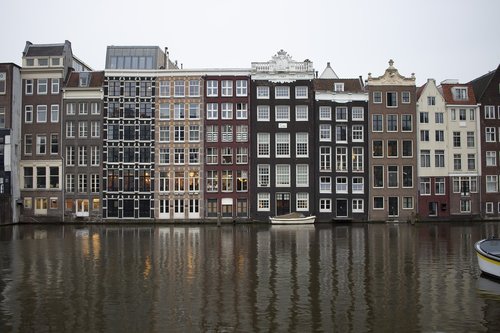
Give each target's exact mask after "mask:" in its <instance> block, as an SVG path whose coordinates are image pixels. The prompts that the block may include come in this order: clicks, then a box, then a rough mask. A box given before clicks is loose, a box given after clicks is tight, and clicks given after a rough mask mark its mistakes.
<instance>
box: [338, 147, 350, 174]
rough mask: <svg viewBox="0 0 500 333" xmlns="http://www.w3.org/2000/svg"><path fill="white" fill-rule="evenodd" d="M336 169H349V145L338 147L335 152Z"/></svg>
mask: <svg viewBox="0 0 500 333" xmlns="http://www.w3.org/2000/svg"><path fill="white" fill-rule="evenodd" d="M335 170H336V171H341V172H342V171H347V147H337V148H336V154H335Z"/></svg>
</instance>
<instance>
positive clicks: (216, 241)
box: [0, 224, 500, 332]
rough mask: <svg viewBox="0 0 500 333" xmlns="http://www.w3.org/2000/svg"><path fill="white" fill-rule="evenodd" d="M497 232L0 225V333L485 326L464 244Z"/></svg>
mask: <svg viewBox="0 0 500 333" xmlns="http://www.w3.org/2000/svg"><path fill="white" fill-rule="evenodd" d="M499 231H500V230H499V226H498V225H495V224H482V225H481V226H475V225H450V224H435V225H431V224H427V225H415V226H411V225H407V224H375V225H374V224H359V225H358V224H354V225H349V226H345V225H325V226H323V225H318V226H304V227H289V226H284V227H276V226H267V225H265V226H253V225H252V226H251V225H243V226H235V227H233V226H223V227H217V226H203V227H199V226H161V227H156V226H151V227H144V226H141V227H132V226H107V227H103V226H97V225H91V226H86V227H84V228H81V227H80V228H77V227H72V226H64V227H61V226H54V227H52V226H49V227H40V226H22V227H15V228H12V229H11V230H10V231H6V230H0V239H1V240H2V245H3V247H2V248H3V250H4V251H3V252H2V258H3V261H2V262H1V263H2V266H1V267H0V268H1V269H2V276H1V278H0V292H1V295H2V297H1V298H0V311H1V312H0V330H1V331H33V330H36V331H106V330H113V331H149V332H162V331H165V330H169V331H170V330H174V331H176V330H177V331H179V330H182V331H341V332H364V331H415V330H416V331H453V330H463V329H464V328H465V329H466V330H468V331H483V330H488V329H490V330H498V323H496V321H495V320H496V318H498V315H499V312H500V301H499V300H498V296H496V297H497V298H495V296H494V295H493V296H491V293H490V294H485V292H484V291H483V290H482V289H481V288H479V287H477V286H476V282H477V281H478V280H477V279H478V276H479V272H478V269H477V265H476V258H475V255H474V251H473V244H474V242H475V241H476V240H478V239H480V238H484V237H487V236H490V235H494V234H499ZM457 314H460V315H459V316H457ZM495 325H496V326H495Z"/></svg>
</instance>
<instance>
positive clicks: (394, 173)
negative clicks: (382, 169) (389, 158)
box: [387, 165, 399, 188]
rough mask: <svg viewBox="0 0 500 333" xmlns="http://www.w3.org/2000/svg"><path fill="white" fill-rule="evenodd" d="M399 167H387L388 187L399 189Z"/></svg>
mask: <svg viewBox="0 0 500 333" xmlns="http://www.w3.org/2000/svg"><path fill="white" fill-rule="evenodd" d="M398 186H399V184H398V166H397V165H389V166H387V187H393V188H396V187H398Z"/></svg>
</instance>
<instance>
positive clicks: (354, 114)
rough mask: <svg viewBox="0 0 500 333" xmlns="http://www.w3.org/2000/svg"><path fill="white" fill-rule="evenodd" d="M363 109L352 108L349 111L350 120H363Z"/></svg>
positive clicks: (359, 107)
mask: <svg viewBox="0 0 500 333" xmlns="http://www.w3.org/2000/svg"><path fill="white" fill-rule="evenodd" d="M364 112H365V109H364V108H363V107H362V106H353V107H352V110H351V119H352V120H363V119H364V118H365V117H364Z"/></svg>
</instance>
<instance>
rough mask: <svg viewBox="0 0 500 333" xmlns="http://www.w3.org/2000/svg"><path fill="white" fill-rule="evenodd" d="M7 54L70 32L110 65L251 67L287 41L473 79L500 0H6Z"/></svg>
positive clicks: (3, 37)
mask: <svg viewBox="0 0 500 333" xmlns="http://www.w3.org/2000/svg"><path fill="white" fill-rule="evenodd" d="M0 8H1V12H2V19H1V20H0V31H1V34H0V45H1V47H0V62H14V63H17V64H20V63H21V56H22V51H23V49H24V45H25V43H26V41H27V40H29V41H31V42H33V43H35V44H46V43H62V42H64V40H66V39H67V40H69V41H71V43H72V48H73V53H74V54H75V55H76V56H77V57H78V58H80V59H81V60H83V61H84V62H86V63H87V64H88V65H90V66H91V67H92V68H94V69H96V70H100V69H104V62H105V56H106V46H108V45H155V46H156V45H157V46H160V47H161V48H162V49H163V48H164V47H168V48H169V51H170V57H171V59H172V60H178V62H179V63H182V64H183V66H184V68H249V67H250V66H251V62H253V61H268V60H269V59H271V57H272V56H273V55H275V54H276V53H277V51H279V50H280V49H284V50H285V51H287V52H288V54H290V55H291V56H292V58H293V59H294V60H297V61H303V60H305V59H310V60H311V61H313V63H314V67H315V69H316V70H317V71H319V73H321V72H322V71H323V69H324V68H325V66H326V63H327V62H331V65H332V67H333V69H334V70H335V71H336V73H337V75H339V76H340V77H358V76H360V75H361V76H362V77H363V79H366V78H367V75H368V73H370V72H371V73H372V75H374V76H379V75H382V74H383V73H384V71H385V69H386V68H387V66H388V60H389V59H391V58H392V59H394V61H395V67H397V68H398V69H399V72H400V73H401V74H403V75H405V76H409V75H411V73H415V75H416V77H417V84H418V85H422V84H423V83H425V82H426V80H427V78H434V79H436V80H437V82H438V83H439V82H441V81H443V80H445V79H459V80H460V81H461V82H468V81H470V80H471V79H474V78H476V77H478V76H481V75H483V74H485V73H487V72H488V71H490V70H494V69H496V68H497V66H498V65H499V63H500V20H499V19H498V15H499V13H500V1H498V0H475V1H470V0H413V1H407V0H378V1H376V0H344V1H339V0H308V1H298V0H265V1H264V0H211V1H208V0H178V1H168V0H141V1H137V0H83V1H82V0H76V1H75V0H73V1H66V0H44V1H39V0H25V1H19V0H2V4H1V6H0Z"/></svg>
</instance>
